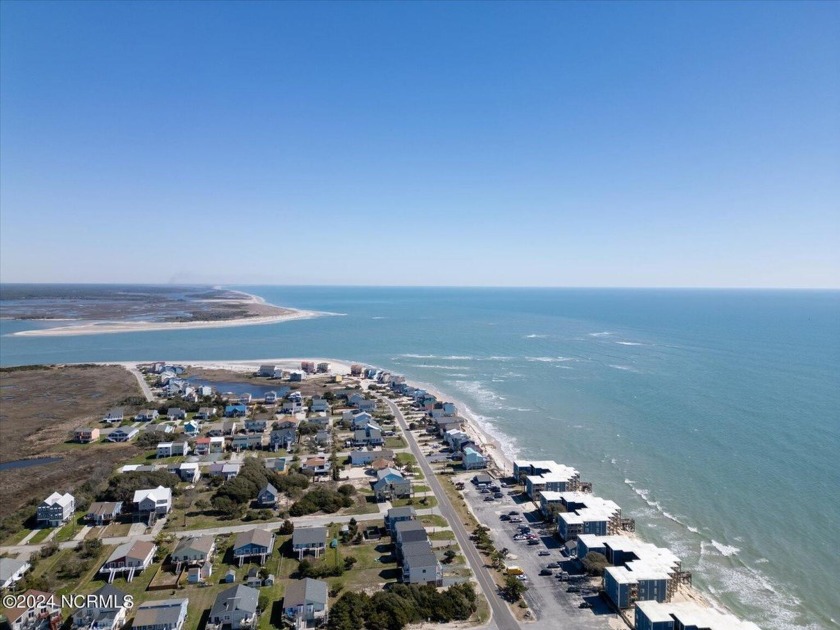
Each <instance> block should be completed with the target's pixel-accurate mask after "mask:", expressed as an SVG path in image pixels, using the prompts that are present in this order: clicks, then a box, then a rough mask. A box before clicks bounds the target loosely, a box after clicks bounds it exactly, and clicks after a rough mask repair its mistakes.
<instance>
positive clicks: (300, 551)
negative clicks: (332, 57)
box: [292, 527, 327, 560]
mask: <svg viewBox="0 0 840 630" xmlns="http://www.w3.org/2000/svg"><path fill="white" fill-rule="evenodd" d="M326 548H327V528H326V527H296V528H295V531H294V532H293V533H292V551H293V552H294V553H296V554H297V556H298V560H300V559H302V558H303V556H304V555H306V554H308V553H311V554H313V555H314V556H316V557H317V556H320V555H321V554H322V553H323V552H324V551H325V550H326Z"/></svg>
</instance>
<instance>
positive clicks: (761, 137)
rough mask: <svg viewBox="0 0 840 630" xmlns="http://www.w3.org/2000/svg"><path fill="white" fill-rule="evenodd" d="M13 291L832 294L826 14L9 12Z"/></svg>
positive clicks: (7, 185) (4, 145)
mask: <svg viewBox="0 0 840 630" xmlns="http://www.w3.org/2000/svg"><path fill="white" fill-rule="evenodd" d="M0 12H2V15H0V17H2V20H0V29H2V30H1V31H0V72H1V73H0V81H2V90H1V91H0V131H1V132H2V133H0V157H2V159H1V160H0V176H1V178H0V280H2V281H5V282H30V281H35V282H48V281H53V282H210V283H276V284H385V285H394V284H398V285H491V286H495V285H514V286H518V285H529V286H530V285H535V286H546V285H547V286H687V287H694V286H714V287H729V286H750V287H840V176H838V175H839V174H840V38H838V37H837V33H838V32H840V3H837V2H823V3H780V2H772V3H761V2H748V3H699V2H691V3H676V2H672V3H664V2H660V3H640V4H633V3H629V2H628V3H533V4H530V3H515V4H513V3H512V4H505V3H477V2H464V3H451V4H449V3H443V2H437V3H338V4H329V3H301V4H295V3H267V2H266V3H247V2H237V3H228V4H226V3H197V2H182V3H174V2H173V3H153V2H146V3H137V4H133V3H129V2H118V3H106V2H95V3H77V2H60V3H47V2H38V3H34V2H26V3H22V2H13V1H9V0H5V1H4V2H2V4H0Z"/></svg>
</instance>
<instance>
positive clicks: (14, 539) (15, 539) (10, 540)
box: [3, 529, 32, 546]
mask: <svg viewBox="0 0 840 630" xmlns="http://www.w3.org/2000/svg"><path fill="white" fill-rule="evenodd" d="M31 531H32V530H31V529H22V530H20V531H19V532H15V533H14V534H12V535H10V536H8V537H7V538H6V539H5V540H4V541H3V545H4V546H5V545H17V544H18V543H19V542H20V541H21V540H23V539H24V538H26V537H27V535H29V532H31Z"/></svg>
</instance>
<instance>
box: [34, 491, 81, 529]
mask: <svg viewBox="0 0 840 630" xmlns="http://www.w3.org/2000/svg"><path fill="white" fill-rule="evenodd" d="M75 510H76V499H75V498H74V497H73V495H72V494H70V493H69V492H67V493H65V494H59V493H58V492H53V493H52V494H51V495H50V496H48V497H47V498H46V499H44V500H43V501H42V502H41V504H40V505H39V506H38V525H39V526H40V527H60V526H61V525H63V524H64V523H66V522H67V521H69V520H70V519H71V518H72V516H73V512H75Z"/></svg>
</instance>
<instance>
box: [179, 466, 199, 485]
mask: <svg viewBox="0 0 840 630" xmlns="http://www.w3.org/2000/svg"><path fill="white" fill-rule="evenodd" d="M175 474H176V475H178V476H179V477H180V478H181V481H185V482H186V483H195V482H196V481H198V480H199V479H201V468H200V467H199V465H198V464H197V463H196V462H182V463H180V464H178V465H177V467H176V468H175Z"/></svg>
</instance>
